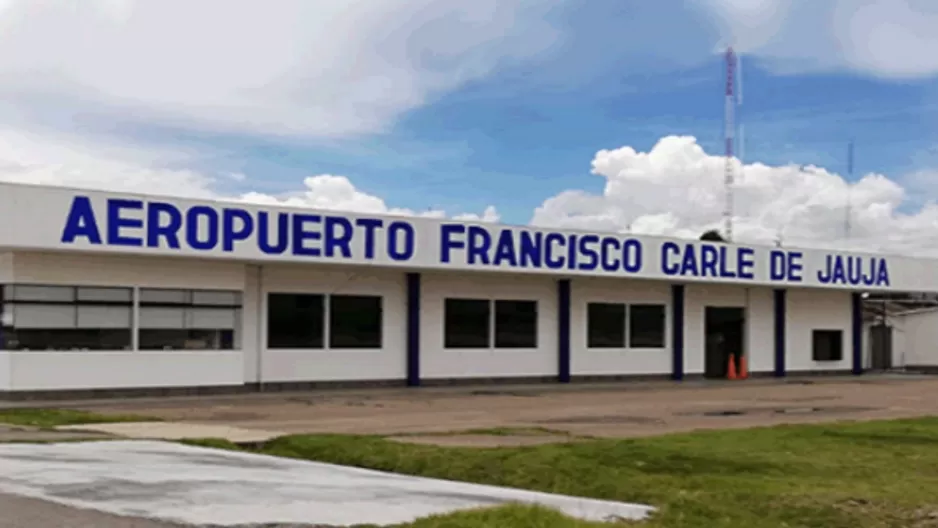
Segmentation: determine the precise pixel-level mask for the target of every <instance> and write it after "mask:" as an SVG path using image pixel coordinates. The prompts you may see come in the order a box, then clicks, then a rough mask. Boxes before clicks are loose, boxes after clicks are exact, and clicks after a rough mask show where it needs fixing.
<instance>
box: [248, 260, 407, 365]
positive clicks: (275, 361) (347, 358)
mask: <svg viewBox="0 0 938 528" xmlns="http://www.w3.org/2000/svg"><path fill="white" fill-rule="evenodd" d="M255 281H257V279H251V281H249V282H252V283H255V284H256V283H258V282H255ZM259 284H260V291H261V292H262V294H261V295H260V301H261V304H260V307H259V313H260V317H259V318H258V320H259V322H260V331H259V332H258V339H259V343H260V346H258V347H256V350H261V351H262V353H263V355H262V357H261V358H260V361H257V359H258V358H257V356H256V354H255V353H254V352H253V351H252V352H250V355H251V358H249V359H248V358H246V363H251V362H252V361H253V362H254V363H255V365H259V368H257V366H254V367H247V366H246V368H249V369H250V370H249V372H250V373H251V375H250V376H248V379H247V380H246V381H258V380H257V378H256V373H257V372H258V371H259V372H261V373H262V376H261V377H262V379H263V381H265V382H289V381H362V380H368V381H372V380H394V379H404V377H405V376H406V371H407V369H406V365H407V363H406V354H405V350H406V348H405V347H406V334H405V331H406V327H407V325H406V319H405V318H406V309H405V306H406V298H405V291H404V288H405V283H404V274H403V273H400V272H395V271H384V270H380V269H371V270H368V269H360V268H355V269H353V270H352V271H345V270H341V269H336V268H319V267H311V266H302V267H300V266H264V267H263V268H262V269H261V274H260V280H259ZM252 285H253V284H252ZM277 292H283V293H315V294H363V295H380V296H381V297H382V298H383V300H382V303H383V309H384V321H383V327H382V345H383V346H382V348H381V349H362V350H354V349H343V350H329V349H328V348H323V349H317V350H283V349H277V350H267V345H266V343H267V333H266V328H267V321H266V319H267V302H266V301H267V294H268V293H277ZM252 298H253V299H257V296H252ZM248 324H253V323H252V320H246V321H245V326H247V325H248ZM254 326H256V324H254ZM325 346H328V344H325Z"/></svg>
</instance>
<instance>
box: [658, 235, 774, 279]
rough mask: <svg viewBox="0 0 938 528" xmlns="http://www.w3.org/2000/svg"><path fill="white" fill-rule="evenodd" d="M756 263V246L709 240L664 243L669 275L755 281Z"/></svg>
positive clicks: (663, 265)
mask: <svg viewBox="0 0 938 528" xmlns="http://www.w3.org/2000/svg"><path fill="white" fill-rule="evenodd" d="M755 264H756V263H755V250H753V249H752V248H747V247H742V246H736V247H733V246H727V245H724V244H709V243H706V242H688V243H685V244H678V243H676V242H665V243H663V244H661V272H662V273H664V274H665V275H669V276H680V277H688V276H689V277H714V278H720V279H746V280H751V279H754V278H755V272H754V267H755Z"/></svg>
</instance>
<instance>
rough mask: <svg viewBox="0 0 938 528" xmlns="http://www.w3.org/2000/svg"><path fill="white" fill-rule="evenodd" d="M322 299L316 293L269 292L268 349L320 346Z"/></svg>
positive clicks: (323, 306)
mask: <svg viewBox="0 0 938 528" xmlns="http://www.w3.org/2000/svg"><path fill="white" fill-rule="evenodd" d="M324 300H325V296H323V295H317V294H306V293H271V294H269V295H268V296H267V348H274V349H277V348H279V349H285V348H323V344H324V342H325V339H324V337H323V336H324V320H325V301H324Z"/></svg>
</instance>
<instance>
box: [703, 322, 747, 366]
mask: <svg viewBox="0 0 938 528" xmlns="http://www.w3.org/2000/svg"><path fill="white" fill-rule="evenodd" d="M745 328H746V309H745V308H737V307H732V308H727V307H716V306H707V307H706V311H705V312H704V338H705V343H706V344H705V350H704V377H705V378H714V379H715V378H720V379H722V378H726V374H727V370H728V367H729V358H730V354H732V355H733V356H735V357H736V360H737V364H736V367H737V369H738V368H739V363H738V361H739V358H740V357H742V355H743V354H744V353H745V346H744V344H743V343H744V340H745ZM737 372H738V370H737Z"/></svg>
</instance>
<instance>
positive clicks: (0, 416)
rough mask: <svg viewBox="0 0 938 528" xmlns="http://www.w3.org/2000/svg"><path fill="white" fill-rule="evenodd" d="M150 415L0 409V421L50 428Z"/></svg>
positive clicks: (139, 419) (144, 419) (134, 419)
mask: <svg viewBox="0 0 938 528" xmlns="http://www.w3.org/2000/svg"><path fill="white" fill-rule="evenodd" d="M154 421H159V420H157V419H155V418H152V417H147V416H135V415H119V414H98V413H93V412H87V411H79V410H74V409H0V423H4V424H10V425H21V426H29V427H39V428H43V429H51V428H54V427H59V426H62V425H84V424H101V423H122V422H154Z"/></svg>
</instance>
